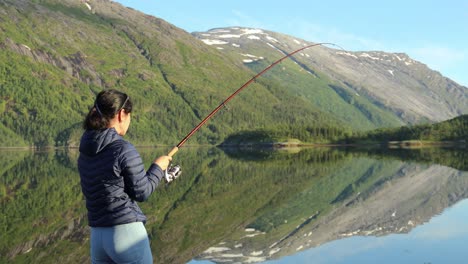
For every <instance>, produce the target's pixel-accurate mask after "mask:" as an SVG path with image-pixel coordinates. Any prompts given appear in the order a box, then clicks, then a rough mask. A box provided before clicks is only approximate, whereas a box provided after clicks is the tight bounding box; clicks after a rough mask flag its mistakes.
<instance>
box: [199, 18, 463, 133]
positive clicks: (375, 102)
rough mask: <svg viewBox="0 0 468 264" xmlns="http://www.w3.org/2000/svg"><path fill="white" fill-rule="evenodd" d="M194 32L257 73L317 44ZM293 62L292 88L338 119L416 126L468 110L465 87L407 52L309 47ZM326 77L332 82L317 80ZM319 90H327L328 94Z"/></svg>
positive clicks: (240, 31)
mask: <svg viewBox="0 0 468 264" xmlns="http://www.w3.org/2000/svg"><path fill="white" fill-rule="evenodd" d="M193 34H194V36H196V37H197V38H199V39H200V40H202V41H203V42H204V43H206V44H207V45H210V46H214V47H216V48H217V49H219V50H221V51H223V52H225V53H228V54H230V55H231V56H233V57H237V59H238V60H241V61H242V62H243V63H244V64H246V65H247V66H249V67H251V68H254V69H255V68H256V65H257V64H261V63H262V62H263V61H269V60H270V58H272V57H274V54H278V53H281V54H284V53H287V52H290V51H293V50H296V49H299V48H301V47H304V46H306V45H311V44H313V43H312V42H309V41H306V40H303V39H299V38H296V37H293V36H288V35H284V34H281V33H276V32H271V31H267V30H262V29H252V28H239V27H232V28H217V29H212V30H210V31H207V32H195V33H193ZM337 44H339V43H337ZM292 60H293V61H294V62H295V63H296V64H297V66H298V67H299V68H301V70H302V73H303V74H302V75H301V77H302V79H303V80H301V81H297V79H299V78H294V81H293V82H295V83H292V84H291V85H289V86H290V87H291V88H290V89H294V92H296V93H297V95H299V96H303V97H305V98H307V99H308V100H310V101H311V102H312V103H313V104H314V105H319V106H320V107H321V108H322V109H327V110H328V111H330V112H332V113H333V114H335V115H337V116H340V117H344V115H345V114H344V113H343V111H354V112H356V111H357V112H362V113H361V114H363V115H364V116H365V117H367V118H368V119H369V120H370V121H372V122H373V123H374V124H375V123H376V124H380V125H384V122H383V121H381V123H379V121H378V120H377V119H378V117H379V114H380V115H383V112H385V113H386V114H388V112H390V113H391V114H392V115H393V117H395V116H396V117H398V118H400V119H401V120H402V121H403V122H405V123H410V124H414V123H420V122H424V121H428V122H436V121H442V120H447V119H450V118H453V117H456V116H458V115H461V114H464V113H467V111H468V93H467V89H466V87H463V86H461V85H458V84H457V83H455V82H454V81H452V80H450V79H448V78H446V77H444V76H442V75H441V74H440V73H439V72H436V71H433V70H431V69H430V68H428V67H427V66H426V65H425V64H423V63H421V62H418V61H416V60H413V59H412V58H410V57H409V56H408V55H406V54H404V53H388V52H382V51H366V52H351V51H346V50H345V47H344V48H341V47H339V46H336V45H323V46H321V47H314V48H309V49H306V50H304V51H302V52H301V53H300V54H299V55H298V56H295V57H294V58H293V59H292ZM288 67H292V66H289V65H288V66H283V73H278V74H276V75H277V76H278V78H281V77H283V79H282V81H283V82H284V83H285V85H287V84H288V82H291V81H292V80H291V79H293V78H291V77H290V76H289V75H293V74H294V73H289V72H288V70H290V69H288ZM324 76H326V77H324ZM325 78H327V79H328V83H323V82H322V83H320V82H318V81H317V79H325ZM292 86H294V87H292ZM318 89H323V90H328V93H326V94H325V92H327V91H318ZM335 98H339V99H341V100H343V101H345V102H347V103H348V104H349V105H348V107H347V108H346V109H337V107H336V106H331V107H327V105H326V104H327V103H328V102H330V101H332V102H333V101H334V100H335ZM356 114H357V115H359V114H358V113H356ZM387 122H388V121H387ZM386 124H390V123H386Z"/></svg>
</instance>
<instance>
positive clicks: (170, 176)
mask: <svg viewBox="0 0 468 264" xmlns="http://www.w3.org/2000/svg"><path fill="white" fill-rule="evenodd" d="M181 173H182V169H181V168H180V166H179V165H175V166H170V165H169V167H168V168H167V169H166V170H165V171H164V179H165V180H166V183H171V182H172V181H173V180H175V179H177V178H179V176H180V174H181Z"/></svg>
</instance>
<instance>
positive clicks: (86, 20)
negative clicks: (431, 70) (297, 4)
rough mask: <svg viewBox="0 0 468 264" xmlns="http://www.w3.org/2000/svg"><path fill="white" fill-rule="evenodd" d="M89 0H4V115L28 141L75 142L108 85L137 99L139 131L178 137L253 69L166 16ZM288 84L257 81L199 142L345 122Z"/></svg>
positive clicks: (168, 140) (0, 9)
mask: <svg viewBox="0 0 468 264" xmlns="http://www.w3.org/2000/svg"><path fill="white" fill-rule="evenodd" d="M90 5H92V10H89V9H88V8H87V6H86V5H85V4H83V2H82V1H73V0H68V1H56V0H44V1H39V0H38V1H26V0H20V1H1V2H0V20H2V23H1V24H0V30H1V31H2V32H3V34H1V37H0V47H1V49H0V58H1V60H0V80H1V82H0V85H1V90H0V100H1V104H0V105H1V106H3V107H2V109H1V110H2V111H1V113H0V117H1V123H2V125H3V126H4V127H5V128H7V129H9V130H11V131H13V132H14V133H16V134H17V135H18V136H19V137H20V138H22V139H23V140H25V141H26V142H27V143H26V144H27V145H31V146H32V145H34V146H51V145H76V143H77V140H78V137H79V135H80V132H79V130H80V128H79V127H80V123H81V122H82V119H83V118H84V115H85V114H86V112H87V111H88V108H89V107H90V106H91V105H92V103H93V99H94V96H95V94H96V93H97V92H99V91H100V90H102V89H106V88H116V89H120V90H123V91H125V92H127V93H128V94H129V95H130V96H131V97H132V99H133V100H134V103H135V106H136V107H135V112H134V118H133V120H134V122H133V124H132V127H131V128H130V131H129V138H130V139H131V140H133V141H134V142H135V143H136V144H140V145H151V144H175V143H177V141H178V139H180V138H182V137H183V136H184V135H185V134H186V133H188V132H189V131H190V129H191V128H192V127H194V126H195V125H196V124H198V122H199V121H200V120H201V119H202V118H203V117H204V116H205V115H207V114H208V113H209V112H210V111H211V110H212V109H213V108H214V107H216V106H217V105H219V103H220V102H221V101H222V100H223V99H225V98H226V97H227V96H228V95H229V94H230V93H232V92H233V91H235V89H237V88H238V87H239V86H240V85H242V84H243V83H244V82H245V81H246V80H248V79H250V77H251V76H252V74H253V73H252V72H251V71H250V70H249V69H248V68H247V67H245V66H244V65H243V64H242V63H238V62H236V61H234V60H232V59H231V58H230V57H229V56H225V55H223V54H222V53H220V52H219V51H218V50H216V49H214V48H211V47H207V46H206V45H204V44H203V43H202V42H200V41H198V40H196V39H195V38H194V37H193V36H192V35H190V34H188V33H187V32H185V31H182V30H180V29H178V28H176V27H174V26H172V25H170V24H168V23H166V22H164V21H162V20H160V19H157V18H155V17H151V16H147V15H144V14H142V13H139V12H137V11H135V10H132V9H129V8H125V7H123V6H121V5H120V4H117V3H114V2H109V1H93V2H92V3H90ZM283 90H284V89H282V87H281V86H280V84H277V83H275V82H271V83H269V84H268V85H266V84H263V83H256V84H253V85H252V86H251V87H249V89H247V90H246V91H245V92H243V93H242V94H240V95H239V96H238V98H236V100H233V101H232V103H230V105H229V108H230V109H232V110H229V111H223V113H221V114H220V115H218V116H217V117H216V118H214V119H213V120H212V121H210V123H209V125H208V126H207V127H206V128H204V129H202V130H201V131H200V132H199V133H197V134H196V136H195V137H194V138H193V139H192V141H191V143H216V142H220V141H222V140H223V138H224V137H225V136H227V135H229V134H230V133H233V132H235V131H241V130H245V129H247V128H251V127H260V128H262V127H267V128H272V127H287V126H291V125H293V126H294V125H296V124H297V125H303V124H317V123H324V124H328V123H333V124H341V122H340V121H338V120H337V119H336V118H334V117H333V116H332V115H328V114H324V113H323V112H322V111H320V110H319V109H318V108H317V107H314V106H313V105H311V104H310V103H308V102H307V101H306V100H303V99H302V98H299V97H297V96H294V95H291V94H288V93H285V92H283ZM291 109H294V111H293V110H291ZM6 145H12V142H7V144H6Z"/></svg>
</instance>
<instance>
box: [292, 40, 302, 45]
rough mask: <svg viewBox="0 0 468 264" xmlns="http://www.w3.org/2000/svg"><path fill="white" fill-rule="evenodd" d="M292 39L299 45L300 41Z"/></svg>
mask: <svg viewBox="0 0 468 264" xmlns="http://www.w3.org/2000/svg"><path fill="white" fill-rule="evenodd" d="M293 41H294V42H296V44H299V45H301V42H300V41H299V40H297V39H293Z"/></svg>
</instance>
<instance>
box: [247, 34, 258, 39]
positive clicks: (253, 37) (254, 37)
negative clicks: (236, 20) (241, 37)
mask: <svg viewBox="0 0 468 264" xmlns="http://www.w3.org/2000/svg"><path fill="white" fill-rule="evenodd" d="M247 38H248V39H252V40H259V39H260V37H258V36H256V35H251V36H248V37H247Z"/></svg>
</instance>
